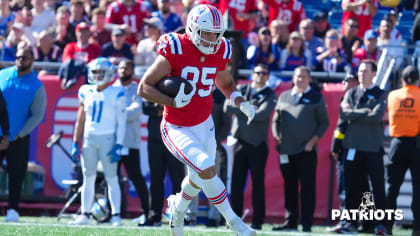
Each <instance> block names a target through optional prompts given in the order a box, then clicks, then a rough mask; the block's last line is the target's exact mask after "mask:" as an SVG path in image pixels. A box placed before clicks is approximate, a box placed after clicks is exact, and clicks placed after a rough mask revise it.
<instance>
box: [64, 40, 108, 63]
mask: <svg viewBox="0 0 420 236" xmlns="http://www.w3.org/2000/svg"><path fill="white" fill-rule="evenodd" d="M101 50H102V48H101V46H99V45H98V44H96V43H89V45H88V46H87V47H85V48H80V47H79V44H78V43H77V42H73V43H69V44H67V45H66V46H65V47H64V50H63V56H62V57H61V61H62V62H65V61H67V60H68V59H76V60H79V61H83V62H85V63H86V64H87V63H89V62H90V61H92V60H93V59H96V58H97V57H99V56H100V55H101Z"/></svg>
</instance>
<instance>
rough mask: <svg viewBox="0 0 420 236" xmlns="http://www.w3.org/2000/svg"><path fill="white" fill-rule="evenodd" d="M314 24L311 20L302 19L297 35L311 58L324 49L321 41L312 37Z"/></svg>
mask: <svg viewBox="0 0 420 236" xmlns="http://www.w3.org/2000/svg"><path fill="white" fill-rule="evenodd" d="M314 28H315V26H314V23H313V21H312V20H311V19H304V20H302V21H301V22H300V24H299V33H300V35H302V38H303V42H304V44H305V47H306V48H307V49H308V50H309V51H310V52H311V54H312V56H315V55H317V54H318V53H319V52H320V51H321V50H322V48H323V47H324V42H323V41H322V39H320V38H318V37H316V36H314Z"/></svg>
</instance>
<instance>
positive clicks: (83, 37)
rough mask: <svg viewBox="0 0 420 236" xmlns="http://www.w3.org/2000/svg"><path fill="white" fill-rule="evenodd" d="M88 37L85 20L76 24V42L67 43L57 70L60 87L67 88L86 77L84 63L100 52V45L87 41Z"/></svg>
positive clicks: (87, 27)
mask: <svg viewBox="0 0 420 236" xmlns="http://www.w3.org/2000/svg"><path fill="white" fill-rule="evenodd" d="M89 37H90V31H89V25H88V24H87V23H86V22H82V23H79V24H78V25H77V26H76V38H77V42H73V43H69V44H67V45H66V47H65V48H64V51H63V56H62V62H63V64H61V66H60V69H59V71H58V77H59V78H60V79H61V80H62V81H61V88H62V89H68V88H70V87H72V86H73V85H74V84H75V83H76V82H77V80H78V79H79V78H81V77H82V76H85V77H86V76H87V75H86V65H87V64H88V63H89V62H90V61H92V60H94V59H95V58H97V57H99V55H100V54H101V47H100V46H99V45H98V44H95V43H89Z"/></svg>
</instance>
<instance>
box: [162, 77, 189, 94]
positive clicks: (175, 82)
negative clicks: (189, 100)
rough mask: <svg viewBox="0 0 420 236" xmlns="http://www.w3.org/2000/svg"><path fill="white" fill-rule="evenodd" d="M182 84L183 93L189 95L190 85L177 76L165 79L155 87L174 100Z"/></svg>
mask: <svg viewBox="0 0 420 236" xmlns="http://www.w3.org/2000/svg"><path fill="white" fill-rule="evenodd" d="M182 83H185V88H184V93H185V94H189V93H190V92H191V91H192V89H193V87H192V85H191V84H190V83H189V82H188V81H187V80H186V79H183V78H181V77H179V76H168V77H165V78H163V79H161V80H160V81H159V82H158V83H157V85H156V87H157V89H158V90H159V91H161V92H162V93H164V94H166V95H168V96H169V97H172V98H174V97H175V96H176V95H177V94H178V90H179V87H180V86H181V84H182Z"/></svg>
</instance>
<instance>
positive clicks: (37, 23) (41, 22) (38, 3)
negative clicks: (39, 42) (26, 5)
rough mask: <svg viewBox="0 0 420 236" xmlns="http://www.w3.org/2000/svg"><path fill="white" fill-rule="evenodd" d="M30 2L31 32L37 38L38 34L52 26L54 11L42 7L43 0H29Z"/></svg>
mask: <svg viewBox="0 0 420 236" xmlns="http://www.w3.org/2000/svg"><path fill="white" fill-rule="evenodd" d="M31 3H32V6H33V8H32V10H31V11H32V16H33V20H32V32H33V34H34V36H35V37H36V38H37V37H38V35H39V34H40V33H41V32H42V31H44V30H47V29H48V28H50V27H54V26H55V24H56V22H55V13H54V12H53V11H50V10H46V9H45V8H44V3H45V0H31Z"/></svg>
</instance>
